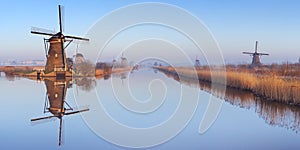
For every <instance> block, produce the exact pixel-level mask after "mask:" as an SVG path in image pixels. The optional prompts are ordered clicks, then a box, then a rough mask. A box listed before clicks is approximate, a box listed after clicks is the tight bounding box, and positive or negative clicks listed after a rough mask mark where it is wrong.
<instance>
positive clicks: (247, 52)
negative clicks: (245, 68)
mask: <svg viewBox="0 0 300 150" xmlns="http://www.w3.org/2000/svg"><path fill="white" fill-rule="evenodd" d="M243 54H250V55H253V54H254V53H250V52H243Z"/></svg>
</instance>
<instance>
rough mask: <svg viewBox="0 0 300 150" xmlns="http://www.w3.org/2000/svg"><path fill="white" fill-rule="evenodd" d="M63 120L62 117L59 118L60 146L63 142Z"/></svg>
mask: <svg viewBox="0 0 300 150" xmlns="http://www.w3.org/2000/svg"><path fill="white" fill-rule="evenodd" d="M62 123H63V120H62V118H59V131H58V145H59V146H60V145H61V144H62V125H63V124H62Z"/></svg>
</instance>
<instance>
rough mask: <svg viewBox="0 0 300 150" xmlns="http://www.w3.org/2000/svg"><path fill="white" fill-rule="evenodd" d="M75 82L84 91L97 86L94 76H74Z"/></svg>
mask: <svg viewBox="0 0 300 150" xmlns="http://www.w3.org/2000/svg"><path fill="white" fill-rule="evenodd" d="M74 82H75V84H76V85H77V86H78V87H79V88H80V89H81V90H83V91H87V92H89V91H91V90H92V89H94V88H95V87H96V85H97V84H96V80H95V79H94V78H74Z"/></svg>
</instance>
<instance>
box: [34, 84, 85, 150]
mask: <svg viewBox="0 0 300 150" xmlns="http://www.w3.org/2000/svg"><path fill="white" fill-rule="evenodd" d="M70 80H71V78H66V79H63V80H56V79H55V78H48V79H47V78H46V79H45V80H44V81H45V84H46V88H47V94H46V97H45V105H44V113H49V112H50V113H51V114H52V115H49V116H45V117H40V118H34V119H31V122H36V121H41V120H47V119H51V118H58V119H59V134H58V145H61V143H62V142H61V141H62V123H63V117H64V116H67V115H72V114H77V113H81V112H85V111H89V108H83V109H80V110H79V109H77V110H75V109H73V108H72V107H71V106H70V105H69V104H68V103H67V102H66V101H65V97H66V93H67V88H68V87H69V81H70Z"/></svg>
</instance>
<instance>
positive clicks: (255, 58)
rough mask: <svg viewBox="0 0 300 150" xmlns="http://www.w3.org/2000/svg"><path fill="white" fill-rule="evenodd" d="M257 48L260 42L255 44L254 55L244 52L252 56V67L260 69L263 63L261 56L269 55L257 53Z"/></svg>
mask: <svg viewBox="0 0 300 150" xmlns="http://www.w3.org/2000/svg"><path fill="white" fill-rule="evenodd" d="M257 48H258V41H256V42H255V52H254V53H250V52H243V54H250V56H252V64H251V67H259V66H261V65H262V64H261V62H260V56H262V55H269V54H266V53H258V52H257Z"/></svg>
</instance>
